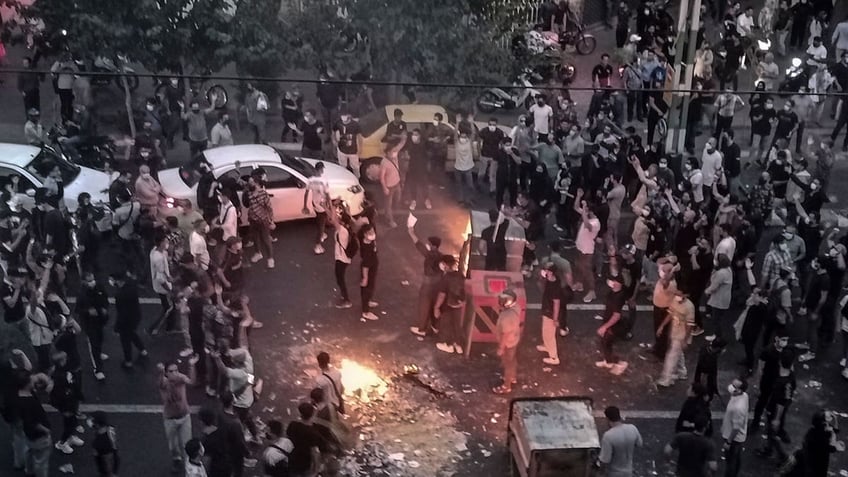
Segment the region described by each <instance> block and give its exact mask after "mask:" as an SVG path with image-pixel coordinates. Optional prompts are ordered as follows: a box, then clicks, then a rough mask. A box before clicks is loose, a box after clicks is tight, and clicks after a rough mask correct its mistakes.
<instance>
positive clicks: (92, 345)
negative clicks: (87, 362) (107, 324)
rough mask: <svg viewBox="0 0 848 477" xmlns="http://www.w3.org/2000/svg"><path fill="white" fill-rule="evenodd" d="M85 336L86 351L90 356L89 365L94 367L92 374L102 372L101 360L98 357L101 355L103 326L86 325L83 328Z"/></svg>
mask: <svg viewBox="0 0 848 477" xmlns="http://www.w3.org/2000/svg"><path fill="white" fill-rule="evenodd" d="M85 336H86V337H88V350H89V352H90V354H91V364H92V365H93V366H94V372H95V373H96V372H99V371H102V369H103V360H102V359H100V355H101V354H102V353H103V325H96V324H91V325H87V326H86V327H85Z"/></svg>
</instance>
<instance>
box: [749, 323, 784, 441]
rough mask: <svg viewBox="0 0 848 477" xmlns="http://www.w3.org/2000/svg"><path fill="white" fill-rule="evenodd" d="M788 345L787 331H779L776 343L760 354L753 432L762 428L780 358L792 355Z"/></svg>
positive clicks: (752, 422)
mask: <svg viewBox="0 0 848 477" xmlns="http://www.w3.org/2000/svg"><path fill="white" fill-rule="evenodd" d="M788 345H789V335H788V334H787V333H786V331H785V330H778V331H777V332H776V333H775V336H774V343H773V344H772V345H771V346H769V347H768V348H766V349H764V350H763V351H762V352H761V353H760V370H759V371H760V386H759V388H760V395H759V396H757V404H756V405H755V406H754V420H753V421H751V430H752V432H753V430H755V429H757V428H759V427H760V417H762V415H763V411H764V410H765V409H766V404H767V403H768V402H769V399H770V397H771V392H772V389H773V387H774V381H775V380H776V379H777V375H778V372H779V371H780V356H781V354H782V353H783V352H784V351H787V352H790V353H791V350H788V349H787V346H788Z"/></svg>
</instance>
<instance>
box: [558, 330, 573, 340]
mask: <svg viewBox="0 0 848 477" xmlns="http://www.w3.org/2000/svg"><path fill="white" fill-rule="evenodd" d="M569 333H571V330H570V329H568V328H560V329H559V335H560V336H561V337H563V338H565V337H566V336H568V334H569Z"/></svg>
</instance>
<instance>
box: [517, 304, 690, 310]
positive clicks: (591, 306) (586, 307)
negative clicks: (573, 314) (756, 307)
mask: <svg viewBox="0 0 848 477" xmlns="http://www.w3.org/2000/svg"><path fill="white" fill-rule="evenodd" d="M527 309H528V310H541V309H542V304H541V303H528V304H527ZM566 309H568V310H575V311H604V310H605V309H606V305H599V304H593V303H569V304H568V305H566ZM706 309H707V308H706V307H704V306H702V307H701V311H706ZM636 311H654V307H653V306H652V305H636Z"/></svg>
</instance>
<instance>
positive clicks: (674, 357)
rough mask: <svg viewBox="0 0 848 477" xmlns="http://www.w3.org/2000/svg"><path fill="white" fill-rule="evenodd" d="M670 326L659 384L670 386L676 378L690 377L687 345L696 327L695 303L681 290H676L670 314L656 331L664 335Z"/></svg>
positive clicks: (683, 379)
mask: <svg viewBox="0 0 848 477" xmlns="http://www.w3.org/2000/svg"><path fill="white" fill-rule="evenodd" d="M666 326H669V327H670V331H669V332H668V351H667V352H666V354H665V359H664V361H663V369H662V376H661V377H660V379H659V380H658V381H657V386H662V387H669V386H671V385H672V384H674V381H675V380H678V379H679V380H681V381H685V380H686V379H688V375H687V372H686V356H685V355H684V352H685V351H686V346H688V345H689V342H690V341H691V340H692V329H693V328H694V327H695V305H694V304H692V302H691V301H690V300H689V297H687V296H686V294H685V293H684V292H682V291H680V290H675V293H674V299H672V300H671V303H670V304H669V305H668V314H667V315H666V318H665V320H663V322H662V324H660V327H659V329H658V330H657V331H656V334H657V336H662V335H663V331H664V330H665V327H666Z"/></svg>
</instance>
